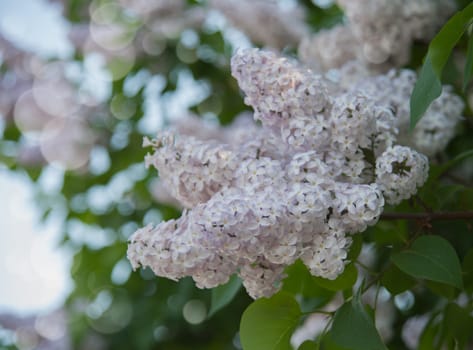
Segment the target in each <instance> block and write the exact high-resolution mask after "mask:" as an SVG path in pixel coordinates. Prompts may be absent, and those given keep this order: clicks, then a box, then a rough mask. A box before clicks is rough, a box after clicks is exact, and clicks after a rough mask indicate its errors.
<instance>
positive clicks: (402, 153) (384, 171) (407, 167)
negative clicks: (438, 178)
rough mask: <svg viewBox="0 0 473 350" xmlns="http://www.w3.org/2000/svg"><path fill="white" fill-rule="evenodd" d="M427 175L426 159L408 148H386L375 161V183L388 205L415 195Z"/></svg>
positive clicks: (427, 165) (427, 163) (427, 162)
mask: <svg viewBox="0 0 473 350" xmlns="http://www.w3.org/2000/svg"><path fill="white" fill-rule="evenodd" d="M428 173H429V161H428V159H427V157H426V156H424V155H423V154H420V153H418V152H416V151H414V150H413V149H411V148H409V147H404V146H394V147H392V148H388V149H387V150H386V151H385V152H384V153H383V154H382V155H381V156H380V157H378V158H377V159H376V183H377V184H378V185H379V186H380V188H381V190H382V192H383V195H384V197H385V198H386V202H387V203H389V204H398V203H400V202H401V201H402V200H403V199H407V198H409V197H411V196H412V195H413V194H415V193H416V192H417V188H419V187H420V186H422V185H423V184H424V182H425V181H426V180H427V176H428Z"/></svg>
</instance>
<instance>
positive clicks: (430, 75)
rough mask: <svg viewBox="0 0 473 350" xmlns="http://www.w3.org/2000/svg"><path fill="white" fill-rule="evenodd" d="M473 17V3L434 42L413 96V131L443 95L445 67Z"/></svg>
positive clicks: (459, 13) (443, 28)
mask: <svg viewBox="0 0 473 350" xmlns="http://www.w3.org/2000/svg"><path fill="white" fill-rule="evenodd" d="M472 17H473V4H470V5H469V6H467V7H466V8H465V9H463V10H462V11H459V12H457V13H456V14H455V15H454V16H453V17H452V18H450V20H449V21H448V22H447V23H446V24H445V25H444V26H443V27H442V29H441V30H440V32H439V33H438V34H437V35H436V36H435V38H434V39H433V40H432V42H431V43H430V45H429V49H428V51H427V55H426V57H425V60H424V64H423V65H422V69H421V71H420V74H419V78H418V79H417V82H416V84H415V86H414V90H413V91H412V95H411V100H410V108H411V116H410V119H411V123H410V124H411V125H410V126H411V130H412V129H413V128H414V127H415V125H416V124H417V122H418V121H419V120H420V119H421V118H422V115H423V114H424V113H425V111H426V110H427V108H428V107H429V105H430V104H431V103H432V101H433V100H435V99H436V98H437V97H438V96H440V93H441V92H442V84H441V82H440V79H441V77H442V71H443V68H444V67H445V64H446V63H447V60H448V58H449V56H450V53H451V51H452V49H453V47H454V46H455V45H456V44H457V42H458V40H460V38H461V36H462V35H463V33H464V32H465V30H466V28H467V24H468V23H469V21H470V20H471V18H472Z"/></svg>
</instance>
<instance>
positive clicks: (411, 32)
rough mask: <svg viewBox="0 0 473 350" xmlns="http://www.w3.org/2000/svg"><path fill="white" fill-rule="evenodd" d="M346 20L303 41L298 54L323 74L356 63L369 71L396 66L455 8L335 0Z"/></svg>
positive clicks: (394, 0) (445, 2)
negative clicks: (369, 69) (369, 68)
mask: <svg viewBox="0 0 473 350" xmlns="http://www.w3.org/2000/svg"><path fill="white" fill-rule="evenodd" d="M337 3H338V5H339V6H340V7H341V8H342V10H343V11H344V13H345V17H346V22H345V23H343V24H340V25H338V26H335V27H334V28H331V29H328V30H324V31H321V32H319V33H316V34H314V35H312V36H308V37H305V38H304V39H303V40H302V41H301V44H300V47H299V54H300V56H301V59H302V60H303V61H304V62H306V63H307V64H309V65H311V66H313V67H318V68H320V69H323V70H328V69H330V68H338V67H340V66H341V65H342V64H344V63H345V62H347V61H350V60H353V59H358V60H360V61H361V62H363V63H364V64H365V65H367V66H370V67H371V68H373V69H375V70H385V69H386V68H389V67H390V66H391V67H392V66H393V65H394V66H397V67H399V66H402V65H403V64H406V63H407V62H408V61H409V59H410V49H411V46H412V43H413V42H414V41H415V40H418V41H428V40H430V39H431V38H432V37H433V36H434V35H435V33H436V31H437V30H438V29H439V28H440V26H441V25H442V24H443V23H444V22H445V20H446V19H447V18H448V17H449V16H450V15H451V14H452V13H453V11H454V10H455V2H454V1H452V0H439V1H431V0H409V1H407V0H381V1H380V0H338V1H337Z"/></svg>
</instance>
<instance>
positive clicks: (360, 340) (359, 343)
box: [331, 296, 387, 350]
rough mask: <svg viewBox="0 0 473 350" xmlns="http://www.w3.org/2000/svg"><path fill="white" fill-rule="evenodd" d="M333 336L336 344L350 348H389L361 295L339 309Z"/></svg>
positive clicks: (366, 349)
mask: <svg viewBox="0 0 473 350" xmlns="http://www.w3.org/2000/svg"><path fill="white" fill-rule="evenodd" d="M331 338H332V340H333V341H334V342H335V343H336V344H338V345H340V346H342V347H344V348H347V349H350V350H381V349H386V350H387V348H386V346H385V345H384V344H383V341H382V340H381V337H380V336H379V334H378V331H377V330H376V327H375V326H374V323H373V320H372V319H371V317H370V316H369V315H368V313H367V312H366V311H365V309H364V307H363V305H362V304H361V302H360V299H359V296H355V297H354V298H353V300H352V301H351V302H348V303H345V304H344V305H343V306H342V307H341V308H340V309H338V310H337V312H336V314H335V317H334V320H333V325H332V330H331Z"/></svg>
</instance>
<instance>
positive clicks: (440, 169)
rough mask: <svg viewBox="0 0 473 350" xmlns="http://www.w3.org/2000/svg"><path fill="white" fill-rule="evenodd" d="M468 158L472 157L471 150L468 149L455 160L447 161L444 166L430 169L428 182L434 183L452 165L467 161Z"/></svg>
mask: <svg viewBox="0 0 473 350" xmlns="http://www.w3.org/2000/svg"><path fill="white" fill-rule="evenodd" d="M469 157H473V149H470V150H468V151H465V152H462V153H460V154H458V155H457V156H455V158H453V159H451V160H449V161H448V162H446V163H445V164H443V165H441V166H437V167H435V168H432V170H431V172H430V178H429V182H433V181H436V180H437V179H438V178H439V177H440V176H441V175H442V174H443V173H445V172H446V171H447V170H448V169H450V168H451V167H453V166H454V165H456V164H458V163H460V162H461V161H462V160H464V159H467V158H469Z"/></svg>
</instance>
